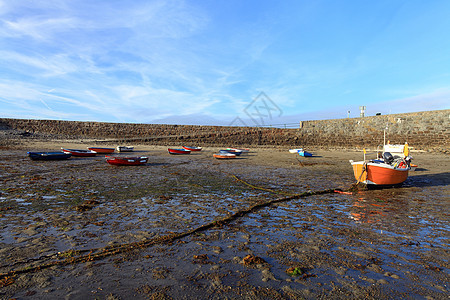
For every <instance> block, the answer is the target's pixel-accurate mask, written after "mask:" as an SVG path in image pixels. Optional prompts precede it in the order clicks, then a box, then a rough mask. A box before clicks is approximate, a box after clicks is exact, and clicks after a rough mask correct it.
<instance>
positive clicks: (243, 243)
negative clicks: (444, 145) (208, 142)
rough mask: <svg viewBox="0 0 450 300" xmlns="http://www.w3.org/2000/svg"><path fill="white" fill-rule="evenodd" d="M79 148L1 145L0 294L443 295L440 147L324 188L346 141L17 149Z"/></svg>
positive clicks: (444, 175)
mask: <svg viewBox="0 0 450 300" xmlns="http://www.w3.org/2000/svg"><path fill="white" fill-rule="evenodd" d="M87 146H90V144H89V143H87V142H76V143H75V142H71V141H38V140H26V139H24V140H21V141H20V143H19V144H15V145H14V146H11V147H8V146H3V147H2V149H1V150H0V170H1V173H0V182H1V186H0V187H1V188H0V261H1V263H0V273H1V274H2V276H1V277H0V298H2V299H9V298H17V299H62V298H66V299H130V298H137V299H227V298H228V299H238V298H245V299H302V298H306V299H317V298H327V299H328V298H339V299H344V298H345V299H352V298H353V299H380V298H383V299H398V298H414V299H448V292H449V291H448V282H449V262H448V258H449V257H450V256H449V236H450V235H449V223H448V220H449V209H448V207H449V198H450V197H449V183H450V176H449V175H450V174H449V169H450V168H449V167H450V159H449V156H448V155H443V154H435V153H434V154H433V153H425V152H413V153H412V155H413V157H414V161H413V162H414V163H416V164H418V165H419V167H418V168H417V170H416V171H415V172H410V173H411V174H410V176H409V178H408V180H407V181H406V182H405V184H404V185H403V186H402V187H400V188H389V189H381V190H369V191H364V190H362V191H359V192H355V193H353V194H340V193H334V192H331V193H330V192H328V191H329V190H330V189H331V190H334V189H342V190H347V189H348V188H349V187H350V186H351V185H352V184H353V183H354V182H355V178H354V176H353V173H352V170H351V166H350V164H349V162H348V161H349V159H353V160H360V159H362V156H363V155H362V153H361V152H356V151H344V150H340V151H337V150H333V151H328V150H320V149H308V150H311V151H312V152H313V153H314V157H311V158H303V157H300V156H298V155H295V154H291V153H289V152H288V151H287V150H288V148H283V147H258V148H252V149H251V152H250V153H249V154H247V155H242V157H241V158H239V159H235V160H230V161H219V160H216V159H214V158H213V157H212V154H213V153H215V152H217V150H219V148H215V147H205V148H204V150H203V151H201V152H200V153H192V154H191V155H183V156H174V155H169V154H168V153H167V147H162V146H151V145H134V146H135V150H136V151H135V152H133V153H130V154H117V155H122V156H124V155H145V156H148V157H149V162H148V163H147V164H146V165H145V166H138V167H116V166H110V165H108V164H107V163H106V162H105V159H104V157H103V156H100V155H98V156H96V157H92V158H75V157H73V158H71V159H69V160H67V161H42V162H40V161H31V160H29V159H28V157H27V156H26V152H27V151H50V150H59V149H60V147H66V148H75V149H86V147H87ZM101 146H102V147H115V146H116V145H106V144H102V145H101ZM170 146H174V147H177V148H178V147H179V146H180V145H176V144H174V145H170ZM237 178H238V179H241V180H243V181H239V180H238V179H237ZM259 188H260V189H259ZM305 192H325V193H324V194H318V195H309V194H302V193H305ZM295 194H297V195H298V194H302V195H303V196H299V197H292V195H295ZM268 201H276V203H274V204H271V205H265V204H263V203H266V202H268ZM258 204H260V205H261V207H260V208H255V209H254V210H252V211H250V212H247V211H246V210H247V209H248V208H249V207H254V206H255V205H258ZM239 212H242V213H239ZM233 214H235V215H234V216H233ZM230 216H233V217H232V218H230ZM227 218H228V219H227ZM248 255H250V256H248Z"/></svg>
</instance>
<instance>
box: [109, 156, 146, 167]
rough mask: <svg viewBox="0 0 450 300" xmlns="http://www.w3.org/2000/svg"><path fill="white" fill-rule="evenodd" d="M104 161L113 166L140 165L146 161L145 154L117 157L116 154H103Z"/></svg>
mask: <svg viewBox="0 0 450 300" xmlns="http://www.w3.org/2000/svg"><path fill="white" fill-rule="evenodd" d="M105 158H106V162H107V163H109V164H110V165H115V166H140V165H144V164H146V163H147V161H148V157H146V156H136V157H118V156H105Z"/></svg>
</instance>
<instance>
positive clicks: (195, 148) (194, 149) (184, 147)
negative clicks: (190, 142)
mask: <svg viewBox="0 0 450 300" xmlns="http://www.w3.org/2000/svg"><path fill="white" fill-rule="evenodd" d="M183 149H185V150H189V151H202V147H189V146H183Z"/></svg>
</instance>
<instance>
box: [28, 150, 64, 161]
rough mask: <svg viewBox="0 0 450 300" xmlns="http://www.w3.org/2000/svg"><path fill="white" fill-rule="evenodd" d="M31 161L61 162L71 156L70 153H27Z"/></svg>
mask: <svg viewBox="0 0 450 300" xmlns="http://www.w3.org/2000/svg"><path fill="white" fill-rule="evenodd" d="M27 154H28V156H29V157H30V158H31V159H32V160H63V159H68V158H70V157H71V156H72V154H70V153H64V152H61V151H59V152H27Z"/></svg>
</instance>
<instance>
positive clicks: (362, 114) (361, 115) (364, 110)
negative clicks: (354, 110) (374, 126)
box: [359, 106, 366, 118]
mask: <svg viewBox="0 0 450 300" xmlns="http://www.w3.org/2000/svg"><path fill="white" fill-rule="evenodd" d="M359 110H360V114H359V116H360V117H361V118H364V113H365V112H366V107H365V106H360V107H359Z"/></svg>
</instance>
